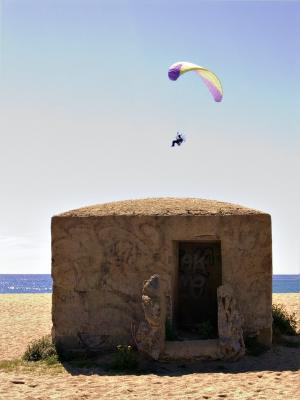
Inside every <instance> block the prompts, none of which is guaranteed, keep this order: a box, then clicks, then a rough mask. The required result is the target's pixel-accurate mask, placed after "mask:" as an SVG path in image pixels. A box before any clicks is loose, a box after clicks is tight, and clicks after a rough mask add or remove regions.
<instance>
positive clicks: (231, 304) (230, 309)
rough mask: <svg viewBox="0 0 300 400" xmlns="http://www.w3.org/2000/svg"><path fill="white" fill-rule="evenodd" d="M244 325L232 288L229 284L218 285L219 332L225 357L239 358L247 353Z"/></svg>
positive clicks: (222, 352) (228, 358)
mask: <svg viewBox="0 0 300 400" xmlns="http://www.w3.org/2000/svg"><path fill="white" fill-rule="evenodd" d="M242 325H243V318H242V316H241V314H240V313H239V310H238V306H237V302H236V300H235V297H234V294H233V290H232V288H231V287H230V286H229V285H228V284H227V285H223V286H220V287H218V332H219V343H220V350H221V354H222V358H223V359H225V360H230V359H232V360H238V359H239V358H241V357H243V356H244V355H245V351H246V349H245V343H244V339H243V329H242Z"/></svg>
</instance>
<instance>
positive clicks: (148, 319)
mask: <svg viewBox="0 0 300 400" xmlns="http://www.w3.org/2000/svg"><path fill="white" fill-rule="evenodd" d="M164 297H165V293H164V291H163V288H162V284H161V282H160V278H159V275H157V274H156V275H152V276H151V277H150V279H148V280H147V281H146V282H145V283H144V287H143V295H142V305H143V309H144V314H145V319H144V320H143V321H141V322H140V325H139V327H138V330H137V332H136V336H135V342H136V345H137V348H138V350H139V351H141V352H143V353H145V354H147V355H148V356H150V357H151V358H153V359H154V360H158V358H159V355H160V353H161V352H162V351H163V348H164V344H165V321H166V302H165V298H164Z"/></svg>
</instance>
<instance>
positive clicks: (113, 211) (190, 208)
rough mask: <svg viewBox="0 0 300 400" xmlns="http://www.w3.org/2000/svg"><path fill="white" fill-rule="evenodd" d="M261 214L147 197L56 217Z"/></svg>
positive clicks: (210, 202) (213, 204) (209, 202)
mask: <svg viewBox="0 0 300 400" xmlns="http://www.w3.org/2000/svg"><path fill="white" fill-rule="evenodd" d="M253 214H265V213H263V212H261V211H258V210H254V209H251V208H247V207H243V206H240V205H237V204H231V203H224V202H221V201H216V200H204V199H197V198H170V197H169V198H168V197H167V198H149V199H138V200H124V201H115V202H112V203H104V204H96V205H93V206H89V207H82V208H78V209H75V210H71V211H67V212H64V213H62V214H59V215H57V217H98V216H108V215H118V216H121V215H126V216H132V215H148V216H171V215H189V216H193V215H195V216H196V215H253Z"/></svg>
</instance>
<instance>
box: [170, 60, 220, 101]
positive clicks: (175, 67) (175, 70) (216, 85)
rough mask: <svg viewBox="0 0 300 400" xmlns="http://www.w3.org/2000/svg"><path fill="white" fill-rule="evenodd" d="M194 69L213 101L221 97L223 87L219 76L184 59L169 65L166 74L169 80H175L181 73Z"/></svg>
mask: <svg viewBox="0 0 300 400" xmlns="http://www.w3.org/2000/svg"><path fill="white" fill-rule="evenodd" d="M189 71H195V72H196V73H197V74H198V75H199V76H200V77H201V78H202V80H203V82H204V83H205V85H206V86H207V87H208V90H209V91H210V93H211V94H212V96H213V98H214V100H215V101H217V102H220V101H222V98H223V89H222V85H221V82H220V80H219V78H218V77H217V76H216V75H215V74H214V73H213V72H212V71H210V70H208V69H206V68H204V67H200V65H196V64H193V63H190V62H186V61H179V62H176V63H174V64H172V65H171V66H170V67H169V71H168V76H169V79H171V81H176V80H177V79H178V78H179V77H180V76H181V75H183V74H185V73H186V72H189Z"/></svg>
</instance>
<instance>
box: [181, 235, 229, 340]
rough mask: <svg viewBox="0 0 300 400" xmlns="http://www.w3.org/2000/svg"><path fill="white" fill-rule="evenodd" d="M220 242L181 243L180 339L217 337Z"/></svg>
mask: <svg viewBox="0 0 300 400" xmlns="http://www.w3.org/2000/svg"><path fill="white" fill-rule="evenodd" d="M221 284H222V260H221V242H220V241H213V242H211V241H206V242H178V280H177V296H176V299H177V301H176V303H177V304H176V312H175V326H176V329H177V332H178V335H179V337H180V338H181V339H183V340H184V339H186V340H191V339H194V340H197V339H199V340H200V339H213V338H217V337H218V302H217V288H218V287H219V286H220V285H221Z"/></svg>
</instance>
